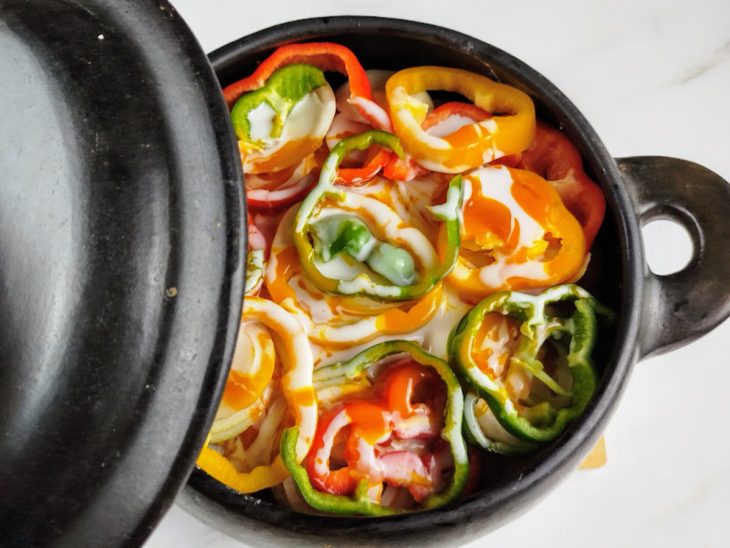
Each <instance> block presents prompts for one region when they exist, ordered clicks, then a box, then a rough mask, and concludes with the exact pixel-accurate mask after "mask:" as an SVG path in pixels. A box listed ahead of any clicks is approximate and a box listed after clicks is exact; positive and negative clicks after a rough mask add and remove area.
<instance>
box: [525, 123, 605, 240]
mask: <svg viewBox="0 0 730 548" xmlns="http://www.w3.org/2000/svg"><path fill="white" fill-rule="evenodd" d="M517 167H520V168H523V169H529V170H530V171H534V172H535V173H537V174H539V175H540V176H542V177H544V178H545V179H546V180H547V181H548V182H549V183H550V184H551V185H553V188H555V190H557V191H558V194H560V198H561V199H562V200H563V203H564V204H565V207H567V208H568V211H570V212H571V213H572V214H573V215H574V216H575V217H576V219H578V221H579V222H580V224H581V226H582V227H583V232H584V233H585V239H586V248H587V249H590V248H591V245H593V240H594V239H595V237H596V234H597V233H598V229H599V228H600V227H601V223H602V222H603V216H604V214H605V212H606V199H605V198H604V196H603V192H602V191H601V188H600V187H599V186H598V185H597V184H596V183H594V182H593V181H592V180H591V179H590V177H588V175H586V173H585V171H583V160H582V159H581V157H580V153H579V152H578V149H576V148H575V146H574V145H573V143H572V142H571V141H570V139H568V137H567V136H566V135H565V134H564V133H563V132H561V131H558V130H557V129H555V128H553V127H550V126H549V125H547V124H546V123H545V122H538V123H537V133H536V135H535V141H534V142H533V143H532V145H530V147H529V148H528V149H527V150H525V151H524V152H523V153H522V155H521V156H520V160H519V162H518V164H517Z"/></svg>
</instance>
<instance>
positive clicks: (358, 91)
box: [223, 42, 390, 130]
mask: <svg viewBox="0 0 730 548" xmlns="http://www.w3.org/2000/svg"><path fill="white" fill-rule="evenodd" d="M302 63H304V64H307V65H314V66H316V67H318V68H320V69H321V70H323V71H334V72H339V73H341V74H344V75H346V76H347V78H348V82H349V84H350V100H349V102H350V103H351V104H352V105H354V106H355V107H356V108H357V109H358V111H359V112H360V114H361V115H362V117H363V119H364V120H367V121H368V122H369V123H370V124H371V125H372V126H373V127H375V128H378V129H384V130H390V119H389V118H388V114H387V113H386V112H385V111H384V110H383V109H382V108H381V107H380V106H379V105H378V104H377V103H376V102H375V101H373V96H372V91H371V89H370V82H368V78H367V75H366V74H365V70H364V69H363V68H362V65H361V64H360V62H359V61H358V60H357V57H356V56H355V54H354V53H353V52H352V51H351V50H349V49H348V48H346V47H345V46H342V45H340V44H334V43H331V42H309V43H304V44H287V45H284V46H281V47H279V48H278V49H277V50H276V51H274V53H272V54H271V55H270V56H269V57H268V58H266V59H265V60H264V61H263V62H262V63H261V64H260V65H259V66H258V68H257V69H256V70H255V71H254V72H253V74H251V75H250V76H249V77H247V78H244V79H243V80H239V81H238V82H236V83H234V84H231V85H230V86H227V87H226V88H225V89H224V90H223V96H224V97H225V99H226V102H227V103H228V105H229V106H230V105H233V103H234V102H235V101H236V100H237V99H238V98H239V97H240V96H241V95H242V94H244V93H246V92H248V91H251V90H254V89H258V88H260V87H262V86H263V85H264V83H265V82H266V81H267V80H268V79H269V78H270V77H271V75H272V74H273V73H274V72H275V71H276V70H278V69H280V68H282V67H286V66H288V65H293V64H302Z"/></svg>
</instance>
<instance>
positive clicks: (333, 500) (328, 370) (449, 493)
mask: <svg viewBox="0 0 730 548" xmlns="http://www.w3.org/2000/svg"><path fill="white" fill-rule="evenodd" d="M397 354H407V355H408V356H409V357H410V358H412V359H413V360H414V361H415V362H416V363H418V364H419V365H422V366H426V367H430V368H432V369H433V370H434V371H435V372H436V373H437V374H438V376H439V377H440V378H441V380H442V381H443V382H444V385H445V387H446V404H445V408H444V423H443V428H442V430H441V433H440V435H441V439H442V440H444V441H445V442H446V443H447V444H448V447H449V450H450V452H451V456H452V460H453V474H452V477H451V479H450V481H449V484H448V485H447V487H446V488H445V489H444V490H443V491H441V492H440V493H431V494H429V495H428V496H427V497H426V498H424V499H423V500H422V501H421V502H420V505H419V509H422V510H427V509H431V508H437V507H440V506H443V505H445V504H447V503H449V502H451V501H453V500H455V499H456V497H458V496H459V494H460V493H461V491H462V490H463V488H464V486H465V484H466V480H467V476H468V474H469V459H468V456H467V451H466V444H465V442H464V438H463V437H462V416H463V394H462V391H461V386H460V385H459V381H458V379H457V377H456V375H455V374H454V372H453V371H452V370H451V368H450V367H449V366H448V364H447V363H446V362H444V361H443V360H441V359H439V358H437V357H435V356H433V355H431V354H429V353H428V352H426V351H424V350H423V349H422V348H421V347H420V346H418V345H417V344H415V343H413V342H410V341H402V340H396V341H388V342H384V343H380V344H377V345H375V346H371V347H370V348H367V349H366V350H364V351H362V352H360V353H359V354H358V355H356V356H355V357H354V358H352V359H351V360H349V361H346V362H341V363H336V364H333V365H330V366H326V367H322V368H319V369H317V370H316V371H315V373H314V378H315V380H314V385H315V391H316V392H317V399H318V400H319V399H320V397H321V396H320V391H326V390H331V389H332V388H333V387H340V389H341V390H342V393H343V394H347V386H348V385H349V384H353V385H355V386H356V387H357V389H362V388H363V387H367V386H369V385H372V381H371V377H372V375H374V374H375V373H376V371H377V374H380V372H381V370H379V369H377V370H376V369H372V368H374V367H377V366H378V365H380V364H381V363H382V361H383V360H384V359H385V358H387V357H389V356H394V355H397ZM386 367H387V366H386ZM296 440H297V432H296V428H289V429H287V430H286V431H285V432H284V434H283V437H282V440H281V455H282V459H283V462H284V465H285V466H286V467H287V469H288V470H289V473H290V474H291V476H292V478H293V479H294V482H295V483H296V485H297V488H298V489H299V492H300V493H301V495H302V497H303V498H304V500H305V501H306V502H307V503H308V504H309V505H310V506H312V507H313V508H315V509H316V510H320V511H323V512H328V513H334V514H347V515H353V514H356V515H364V516H380V515H389V514H395V513H402V512H404V511H406V510H401V509H395V508H388V507H385V506H383V505H381V504H379V503H377V502H374V501H372V500H371V499H370V498H369V497H368V487H369V486H368V480H367V479H366V478H365V479H362V480H360V482H359V483H358V485H357V488H356V490H355V492H354V493H353V495H352V496H343V495H334V494H331V493H325V492H322V491H319V490H317V489H316V488H315V487H314V486H313V485H312V482H311V480H310V477H309V475H308V473H307V469H306V468H305V467H304V465H303V464H299V463H297V459H296V452H295V447H296Z"/></svg>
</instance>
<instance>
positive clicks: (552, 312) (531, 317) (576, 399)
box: [448, 284, 610, 442]
mask: <svg viewBox="0 0 730 548" xmlns="http://www.w3.org/2000/svg"><path fill="white" fill-rule="evenodd" d="M569 300H570V301H572V303H573V307H574V311H573V312H572V314H571V315H570V316H565V315H564V314H561V313H560V312H559V310H558V309H557V306H556V304H557V303H559V302H560V301H569ZM495 312H496V313H499V314H502V315H503V316H509V317H511V318H513V319H516V320H518V321H519V322H520V327H519V334H518V335H517V342H516V347H515V349H514V350H513V351H512V352H511V354H510V355H509V360H508V362H507V365H508V367H509V368H512V367H518V368H522V369H524V370H525V371H527V372H529V373H530V374H531V375H532V376H533V381H532V382H533V383H534V382H535V380H534V379H537V380H539V381H541V382H542V383H543V384H544V385H545V386H546V387H547V388H548V389H550V391H551V392H552V393H553V394H554V395H555V397H556V398H557V397H562V398H563V401H567V404H565V405H562V406H561V405H555V404H554V403H552V402H551V401H547V400H546V401H542V402H524V401H517V400H516V399H515V398H514V397H513V396H512V395H511V394H510V391H509V390H508V386H507V383H506V382H505V381H504V379H502V378H501V377H499V376H497V378H493V377H495V375H488V374H486V373H485V372H484V371H483V370H482V369H481V368H480V366H479V364H477V362H476V361H475V359H474V355H473V351H474V347H475V346H476V344H475V341H476V338H477V333H478V332H479V330H480V328H481V326H482V322H483V321H484V319H485V317H486V316H487V315H488V314H490V313H495ZM596 312H599V313H600V314H602V315H610V312H608V311H607V310H606V309H605V307H603V306H602V305H601V304H600V303H598V302H597V301H596V300H595V299H594V298H593V297H592V296H591V295H590V294H589V293H588V292H587V291H585V290H584V289H582V288H581V287H579V286H577V285H573V284H567V285H559V286H556V287H553V288H551V289H548V290H546V291H544V292H543V293H541V294H539V295H535V296H533V295H528V294H525V293H518V292H514V291H512V292H511V291H501V292H498V293H495V294H493V295H491V296H489V297H487V298H486V299H484V300H483V301H481V302H480V303H479V304H478V305H476V306H475V307H474V308H472V309H471V310H470V311H469V312H468V313H467V314H466V315H465V316H464V317H463V318H462V319H461V321H460V322H459V324H458V325H457V326H456V327H455V328H454V330H453V331H452V332H451V334H450V336H449V341H448V349H449V358H450V361H451V365H452V367H454V369H455V370H456V371H457V373H458V374H459V375H460V376H461V377H462V379H463V380H464V381H465V383H466V384H467V385H468V386H469V387H470V388H471V389H473V390H474V391H476V392H477V393H478V394H479V396H480V397H482V398H483V399H484V400H486V402H487V404H488V405H489V407H490V408H491V410H492V412H493V414H494V416H495V417H496V418H497V420H498V421H499V422H500V424H501V425H502V426H503V427H504V428H505V430H507V431H508V432H509V433H510V434H512V435H513V436H515V437H517V438H520V439H522V440H526V441H529V442H547V441H550V440H552V439H554V438H556V437H557V436H558V435H559V434H560V433H561V432H562V431H563V430H564V429H565V427H566V426H567V425H568V423H570V422H571V421H573V420H575V419H576V418H578V417H580V415H581V414H582V413H583V411H584V410H585V408H586V406H587V405H588V402H589V401H590V399H591V397H592V396H593V393H594V391H595V388H596V382H597V381H596V373H595V371H594V368H593V364H592V361H591V352H592V350H593V346H594V343H595V339H596ZM499 344H504V343H503V341H502V340H500V341H498V342H495V345H499ZM548 345H549V346H550V347H551V350H552V352H553V353H554V355H556V356H557V357H556V358H555V359H556V360H558V361H559V362H560V361H561V360H562V362H561V363H562V364H563V365H565V366H567V370H568V371H569V374H570V382H569V383H567V382H564V383H562V384H560V383H558V382H557V381H556V380H555V379H553V378H552V377H551V376H550V375H549V374H548V372H547V371H546V370H545V368H544V364H543V362H542V361H541V360H542V359H543V358H542V354H539V353H541V352H545V350H543V348H544V347H545V348H547V346H548ZM508 371H509V369H508V368H507V367H506V368H505V370H504V372H505V373H507V372H508ZM566 384H569V386H565V385H566ZM472 426H473V425H472Z"/></svg>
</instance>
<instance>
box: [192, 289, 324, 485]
mask: <svg viewBox="0 0 730 548" xmlns="http://www.w3.org/2000/svg"><path fill="white" fill-rule="evenodd" d="M272 332H273V334H275V335H276V337H273V336H272ZM312 370H313V359H312V351H311V349H310V346H309V343H308V340H307V337H306V335H305V334H304V332H303V331H302V328H301V327H300V325H299V324H298V323H297V321H296V319H295V318H293V317H292V316H291V315H290V314H289V313H288V312H286V311H285V310H284V309H282V308H281V307H279V306H277V305H276V304H274V303H272V302H271V301H268V300H266V299H261V298H258V297H247V298H246V299H245V300H244V305H243V315H242V320H241V327H240V329H239V334H238V342H237V345H236V350H235V352H234V356H233V362H232V364H231V371H230V373H229V376H228V379H227V381H226V386H225V389H224V392H223V398H222V401H221V404H220V407H219V409H218V412H217V413H216V418H215V420H214V422H213V426H212V428H211V431H210V436H209V441H208V443H206V446H205V447H204V448H203V450H202V451H201V453H200V455H199V457H198V461H197V464H198V466H199V467H200V468H202V469H203V470H205V471H206V472H207V473H208V474H210V475H211V476H213V477H214V478H215V479H217V480H218V481H220V482H221V483H224V484H225V485H227V486H229V487H231V488H232V489H235V490H237V491H239V492H241V493H252V492H255V491H259V490H261V489H265V488H268V487H272V486H274V485H277V484H279V483H281V482H282V481H283V480H284V479H285V478H286V477H287V476H288V472H287V470H286V468H285V467H284V465H283V463H282V460H281V457H280V455H279V454H278V443H277V440H278V439H279V437H280V434H281V431H282V430H283V428H284V425H285V424H291V423H292V422H293V423H294V424H295V425H296V426H297V432H298V435H297V436H295V438H294V439H293V440H292V442H291V443H292V444H293V446H292V452H293V456H292V457H291V458H293V459H294V460H295V461H297V462H301V461H302V460H303V459H304V457H305V455H306V454H307V452H308V451H309V447H310V446H311V443H312V439H313V437H314V433H315V430H316V424H317V402H316V400H315V396H314V389H313V385H312ZM209 444H216V445H217V446H218V450H216V449H213V448H212V447H211V446H210V445H209Z"/></svg>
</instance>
